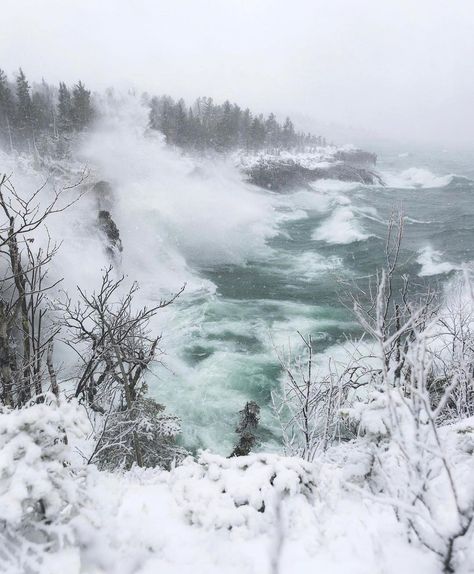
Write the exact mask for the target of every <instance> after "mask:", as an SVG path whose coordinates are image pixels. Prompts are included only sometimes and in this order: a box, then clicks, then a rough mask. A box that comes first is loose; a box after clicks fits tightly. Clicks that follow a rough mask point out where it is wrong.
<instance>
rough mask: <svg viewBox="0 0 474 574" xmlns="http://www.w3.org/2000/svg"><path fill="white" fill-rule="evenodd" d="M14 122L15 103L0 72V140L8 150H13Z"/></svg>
mask: <svg viewBox="0 0 474 574" xmlns="http://www.w3.org/2000/svg"><path fill="white" fill-rule="evenodd" d="M14 122H15V102H14V100H13V94H12V92H11V89H10V86H9V83H8V78H7V76H6V74H5V72H4V71H3V70H0V139H1V141H2V143H3V144H6V145H7V146H8V147H9V148H10V149H13V125H14Z"/></svg>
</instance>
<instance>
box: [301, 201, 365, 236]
mask: <svg viewBox="0 0 474 574" xmlns="http://www.w3.org/2000/svg"><path fill="white" fill-rule="evenodd" d="M369 237H370V234H368V233H366V232H365V231H364V229H363V228H362V226H361V225H360V223H359V222H358V221H357V220H356V218H355V215H354V213H353V211H352V210H351V209H350V208H349V207H346V206H343V207H337V208H336V209H335V210H334V211H333V213H332V214H331V216H330V217H328V218H327V219H326V220H324V221H323V223H322V224H321V225H320V226H319V227H318V228H317V229H316V230H315V231H314V232H313V234H312V239H314V240H316V241H325V242H326V243H330V244H336V245H347V244H349V243H353V242H355V241H365V240H366V239H368V238H369Z"/></svg>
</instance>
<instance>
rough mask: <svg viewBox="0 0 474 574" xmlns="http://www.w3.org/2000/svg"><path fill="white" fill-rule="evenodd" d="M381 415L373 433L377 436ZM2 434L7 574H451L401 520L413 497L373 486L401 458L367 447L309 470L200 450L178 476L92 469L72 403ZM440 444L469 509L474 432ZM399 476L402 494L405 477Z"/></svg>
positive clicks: (462, 427)
mask: <svg viewBox="0 0 474 574" xmlns="http://www.w3.org/2000/svg"><path fill="white" fill-rule="evenodd" d="M376 412H377V411H376V410H373V411H372V414H371V416H370V424H368V425H367V421H368V420H369V419H366V421H365V424H366V425H367V428H369V427H371V428H372V431H371V432H372V433H373V432H378V430H376V429H375V430H374V428H373V426H374V421H378V418H377V415H375V416H374V413H376ZM64 425H67V427H68V429H69V432H68V443H67V444H66V443H65V441H64ZM378 425H379V423H378V422H376V425H375V426H378ZM0 427H1V434H0V443H1V444H0V446H1V448H0V518H1V520H2V523H3V525H4V528H3V531H2V532H1V533H0V538H1V539H2V544H1V546H0V560H1V563H2V572H4V573H6V574H7V573H8V574H19V573H23V572H25V573H27V572H35V573H36V572H37V573H41V574H65V573H67V574H155V573H157V572H162V573H166V574H178V573H179V574H187V573H193V574H214V573H215V574H232V573H236V574H237V573H239V574H247V573H248V574H266V573H268V574H276V573H280V574H284V573H285V574H286V573H288V574H289V573H294V572H298V573H301V574H305V573H308V574H309V573H314V572H325V574H343V573H344V574H347V573H348V572H350V573H351V574H359V573H360V574H371V573H374V574H376V573H382V572H383V573H386V574H392V573H393V574H400V573H402V572H403V573H404V572H407V573H411V572H418V573H420V574H421V573H423V574H431V573H433V574H435V573H437V572H442V566H441V562H440V560H439V559H438V557H437V555H436V554H435V553H434V552H432V551H430V550H429V549H428V548H427V547H426V546H423V545H422V544H421V543H420V542H419V541H418V540H416V539H413V538H412V539H411V540H410V539H409V538H408V536H407V530H406V524H405V523H404V521H403V520H402V519H401V517H400V514H399V512H400V509H401V511H402V513H403V506H400V505H401V504H402V503H401V500H402V498H403V493H400V495H399V496H398V499H397V500H398V502H397V501H395V498H396V496H397V495H396V494H394V493H392V498H389V496H388V494H387V493H381V492H380V493H379V492H377V491H376V489H374V488H373V487H372V488H369V486H368V479H367V476H368V474H369V473H370V472H371V471H370V468H371V466H373V464H374V463H373V457H374V456H378V455H380V456H381V457H393V452H390V450H391V449H386V448H384V449H380V452H379V454H377V450H374V448H373V445H374V443H373V442H370V441H369V440H368V439H367V438H363V437H362V438H360V439H357V440H355V441H352V442H351V443H346V444H345V445H344V444H342V445H340V446H335V447H333V448H332V449H330V450H329V451H328V453H327V454H326V455H325V456H324V457H322V458H320V459H318V460H317V461H316V462H315V463H312V464H310V463H308V462H305V461H303V460H301V459H298V458H289V457H284V456H279V455H275V454H265V453H261V454H253V455H250V456H247V457H238V458H233V459H226V458H223V457H221V456H217V455H213V454H211V453H209V452H202V453H201V454H200V455H199V456H198V457H197V459H193V458H191V457H189V458H188V459H186V460H185V462H184V464H183V465H181V466H179V467H176V468H174V469H172V470H171V471H169V472H168V471H163V470H160V469H146V470H145V469H138V468H133V469H132V470H131V471H129V472H128V473H125V474H120V473H115V474H112V473H108V472H101V471H99V470H98V469H97V468H95V467H94V466H91V465H89V466H86V465H84V463H83V461H82V458H81V456H80V455H79V451H81V452H83V449H84V448H86V443H85V442H84V441H83V438H84V431H85V430H86V427H87V423H86V421H85V419H84V418H82V416H81V415H80V410H79V409H77V408H76V407H75V406H74V403H70V404H69V406H66V405H64V404H63V405H62V406H61V408H57V407H55V406H54V403H52V404H51V405H50V406H48V405H45V404H42V405H34V406H32V407H30V408H27V409H22V410H20V411H14V412H7V411H4V412H3V413H1V414H0ZM369 434H370V433H369ZM440 436H441V440H442V447H443V448H446V449H448V451H449V453H450V454H449V457H448V458H449V460H450V463H451V462H453V463H454V466H453V478H454V480H456V481H457V480H458V479H461V483H462V484H464V488H463V489H462V490H461V498H463V497H464V494H469V493H470V489H472V488H471V487H472V478H473V476H474V472H473V471H474V466H473V464H474V463H473V457H472V453H473V451H474V420H473V419H470V420H467V421H464V422H463V423H460V424H458V425H454V426H452V427H446V428H445V429H444V430H442V432H441V433H440ZM81 441H82V442H81ZM371 445H372V446H371ZM393 472H394V473H396V472H400V478H401V481H400V485H401V486H403V478H404V477H403V468H400V469H399V470H397V468H395V467H394V468H393ZM438 472H440V470H439V468H438ZM469 477H470V479H471V480H470V481H469ZM392 479H393V477H392ZM395 483H396V481H394V484H395ZM443 484H444V483H443V481H441V480H440V479H439V477H438V484H437V493H438V496H439V505H438V506H437V507H436V514H437V517H438V518H439V517H444V519H445V520H446V524H449V521H450V519H451V516H450V501H449V493H447V491H446V490H445V485H443ZM394 492H395V491H394ZM40 499H41V500H42V501H43V502H42V507H39V506H38V503H37V501H38V500H40ZM461 503H462V500H461ZM397 505H398V506H397ZM396 508H398V519H397V512H396V511H395V509H396ZM413 511H415V509H414V507H413ZM435 518H436V517H435ZM444 526H445V525H444V524H442V523H441V522H440V523H439V527H440V530H442V529H443V528H444ZM464 544H465V547H464V548H463V550H462V553H461V555H462V556H463V558H464V559H463V564H462V565H460V566H459V569H456V572H459V573H461V572H465V573H467V572H472V570H470V566H469V564H470V565H471V566H472V565H473V564H474V561H473V560H474V556H472V554H473V551H474V549H473V547H472V545H471V546H469V542H468V541H464Z"/></svg>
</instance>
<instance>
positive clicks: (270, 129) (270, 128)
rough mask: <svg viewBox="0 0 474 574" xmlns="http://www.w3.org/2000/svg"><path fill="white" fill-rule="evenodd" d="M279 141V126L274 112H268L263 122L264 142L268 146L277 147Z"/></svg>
mask: <svg viewBox="0 0 474 574" xmlns="http://www.w3.org/2000/svg"><path fill="white" fill-rule="evenodd" d="M279 143H280V126H279V124H278V122H277V121H276V118H275V114H270V115H269V116H268V118H267V120H266V122H265V144H266V145H267V147H269V148H273V149H274V148H277V147H278V146H279Z"/></svg>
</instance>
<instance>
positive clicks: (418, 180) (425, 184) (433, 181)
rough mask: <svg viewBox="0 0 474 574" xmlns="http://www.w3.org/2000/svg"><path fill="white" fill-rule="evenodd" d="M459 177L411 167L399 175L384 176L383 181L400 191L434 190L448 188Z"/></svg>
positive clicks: (387, 174) (388, 174)
mask: <svg viewBox="0 0 474 574" xmlns="http://www.w3.org/2000/svg"><path fill="white" fill-rule="evenodd" d="M457 177H459V176H455V175H454V174H449V175H442V176H440V175H435V174H434V173H432V172H431V171H429V170H428V169H424V168H419V167H411V168H409V169H406V170H404V171H402V172H401V173H399V174H394V173H384V174H383V180H384V181H385V184H386V186H387V187H392V188H398V189H433V188H440V187H446V186H447V185H449V184H450V183H451V182H452V181H453V179H454V178H457Z"/></svg>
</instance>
